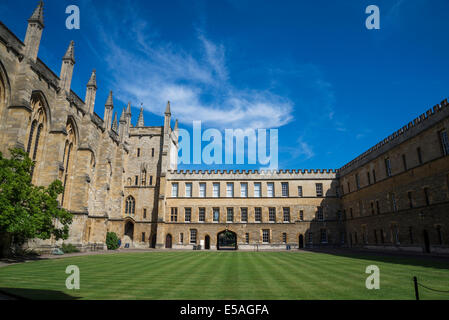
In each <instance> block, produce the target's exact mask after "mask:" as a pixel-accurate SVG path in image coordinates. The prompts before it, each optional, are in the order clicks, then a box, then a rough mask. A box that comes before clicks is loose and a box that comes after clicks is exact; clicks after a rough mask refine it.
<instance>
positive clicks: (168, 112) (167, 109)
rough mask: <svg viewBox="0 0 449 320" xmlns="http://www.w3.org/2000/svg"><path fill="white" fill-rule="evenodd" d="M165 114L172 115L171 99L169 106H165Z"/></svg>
mask: <svg viewBox="0 0 449 320" xmlns="http://www.w3.org/2000/svg"><path fill="white" fill-rule="evenodd" d="M165 114H170V115H171V112H170V101H168V102H167V107H166V108H165Z"/></svg>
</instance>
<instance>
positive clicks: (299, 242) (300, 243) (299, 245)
mask: <svg viewBox="0 0 449 320" xmlns="http://www.w3.org/2000/svg"><path fill="white" fill-rule="evenodd" d="M298 248H299V249H302V248H304V236H303V235H302V234H300V235H299V239H298Z"/></svg>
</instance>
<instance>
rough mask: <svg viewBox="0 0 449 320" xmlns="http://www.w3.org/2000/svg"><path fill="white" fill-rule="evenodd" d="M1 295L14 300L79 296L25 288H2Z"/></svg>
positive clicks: (71, 298)
mask: <svg viewBox="0 0 449 320" xmlns="http://www.w3.org/2000/svg"><path fill="white" fill-rule="evenodd" d="M0 295H5V296H7V297H10V298H12V299H14V300H76V299H79V297H73V296H71V295H68V294H66V293H64V292H61V291H54V290H40V289H25V288H0Z"/></svg>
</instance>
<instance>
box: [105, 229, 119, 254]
mask: <svg viewBox="0 0 449 320" xmlns="http://www.w3.org/2000/svg"><path fill="white" fill-rule="evenodd" d="M106 246H107V247H108V250H115V249H117V248H118V237H117V234H116V233H115V232H108V233H107V234H106Z"/></svg>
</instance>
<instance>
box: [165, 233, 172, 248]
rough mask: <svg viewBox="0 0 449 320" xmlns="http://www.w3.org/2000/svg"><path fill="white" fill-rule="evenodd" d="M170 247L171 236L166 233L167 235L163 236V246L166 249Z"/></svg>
mask: <svg viewBox="0 0 449 320" xmlns="http://www.w3.org/2000/svg"><path fill="white" fill-rule="evenodd" d="M171 247H172V236H171V234H170V233H169V234H167V236H166V237H165V248H166V249H171Z"/></svg>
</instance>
